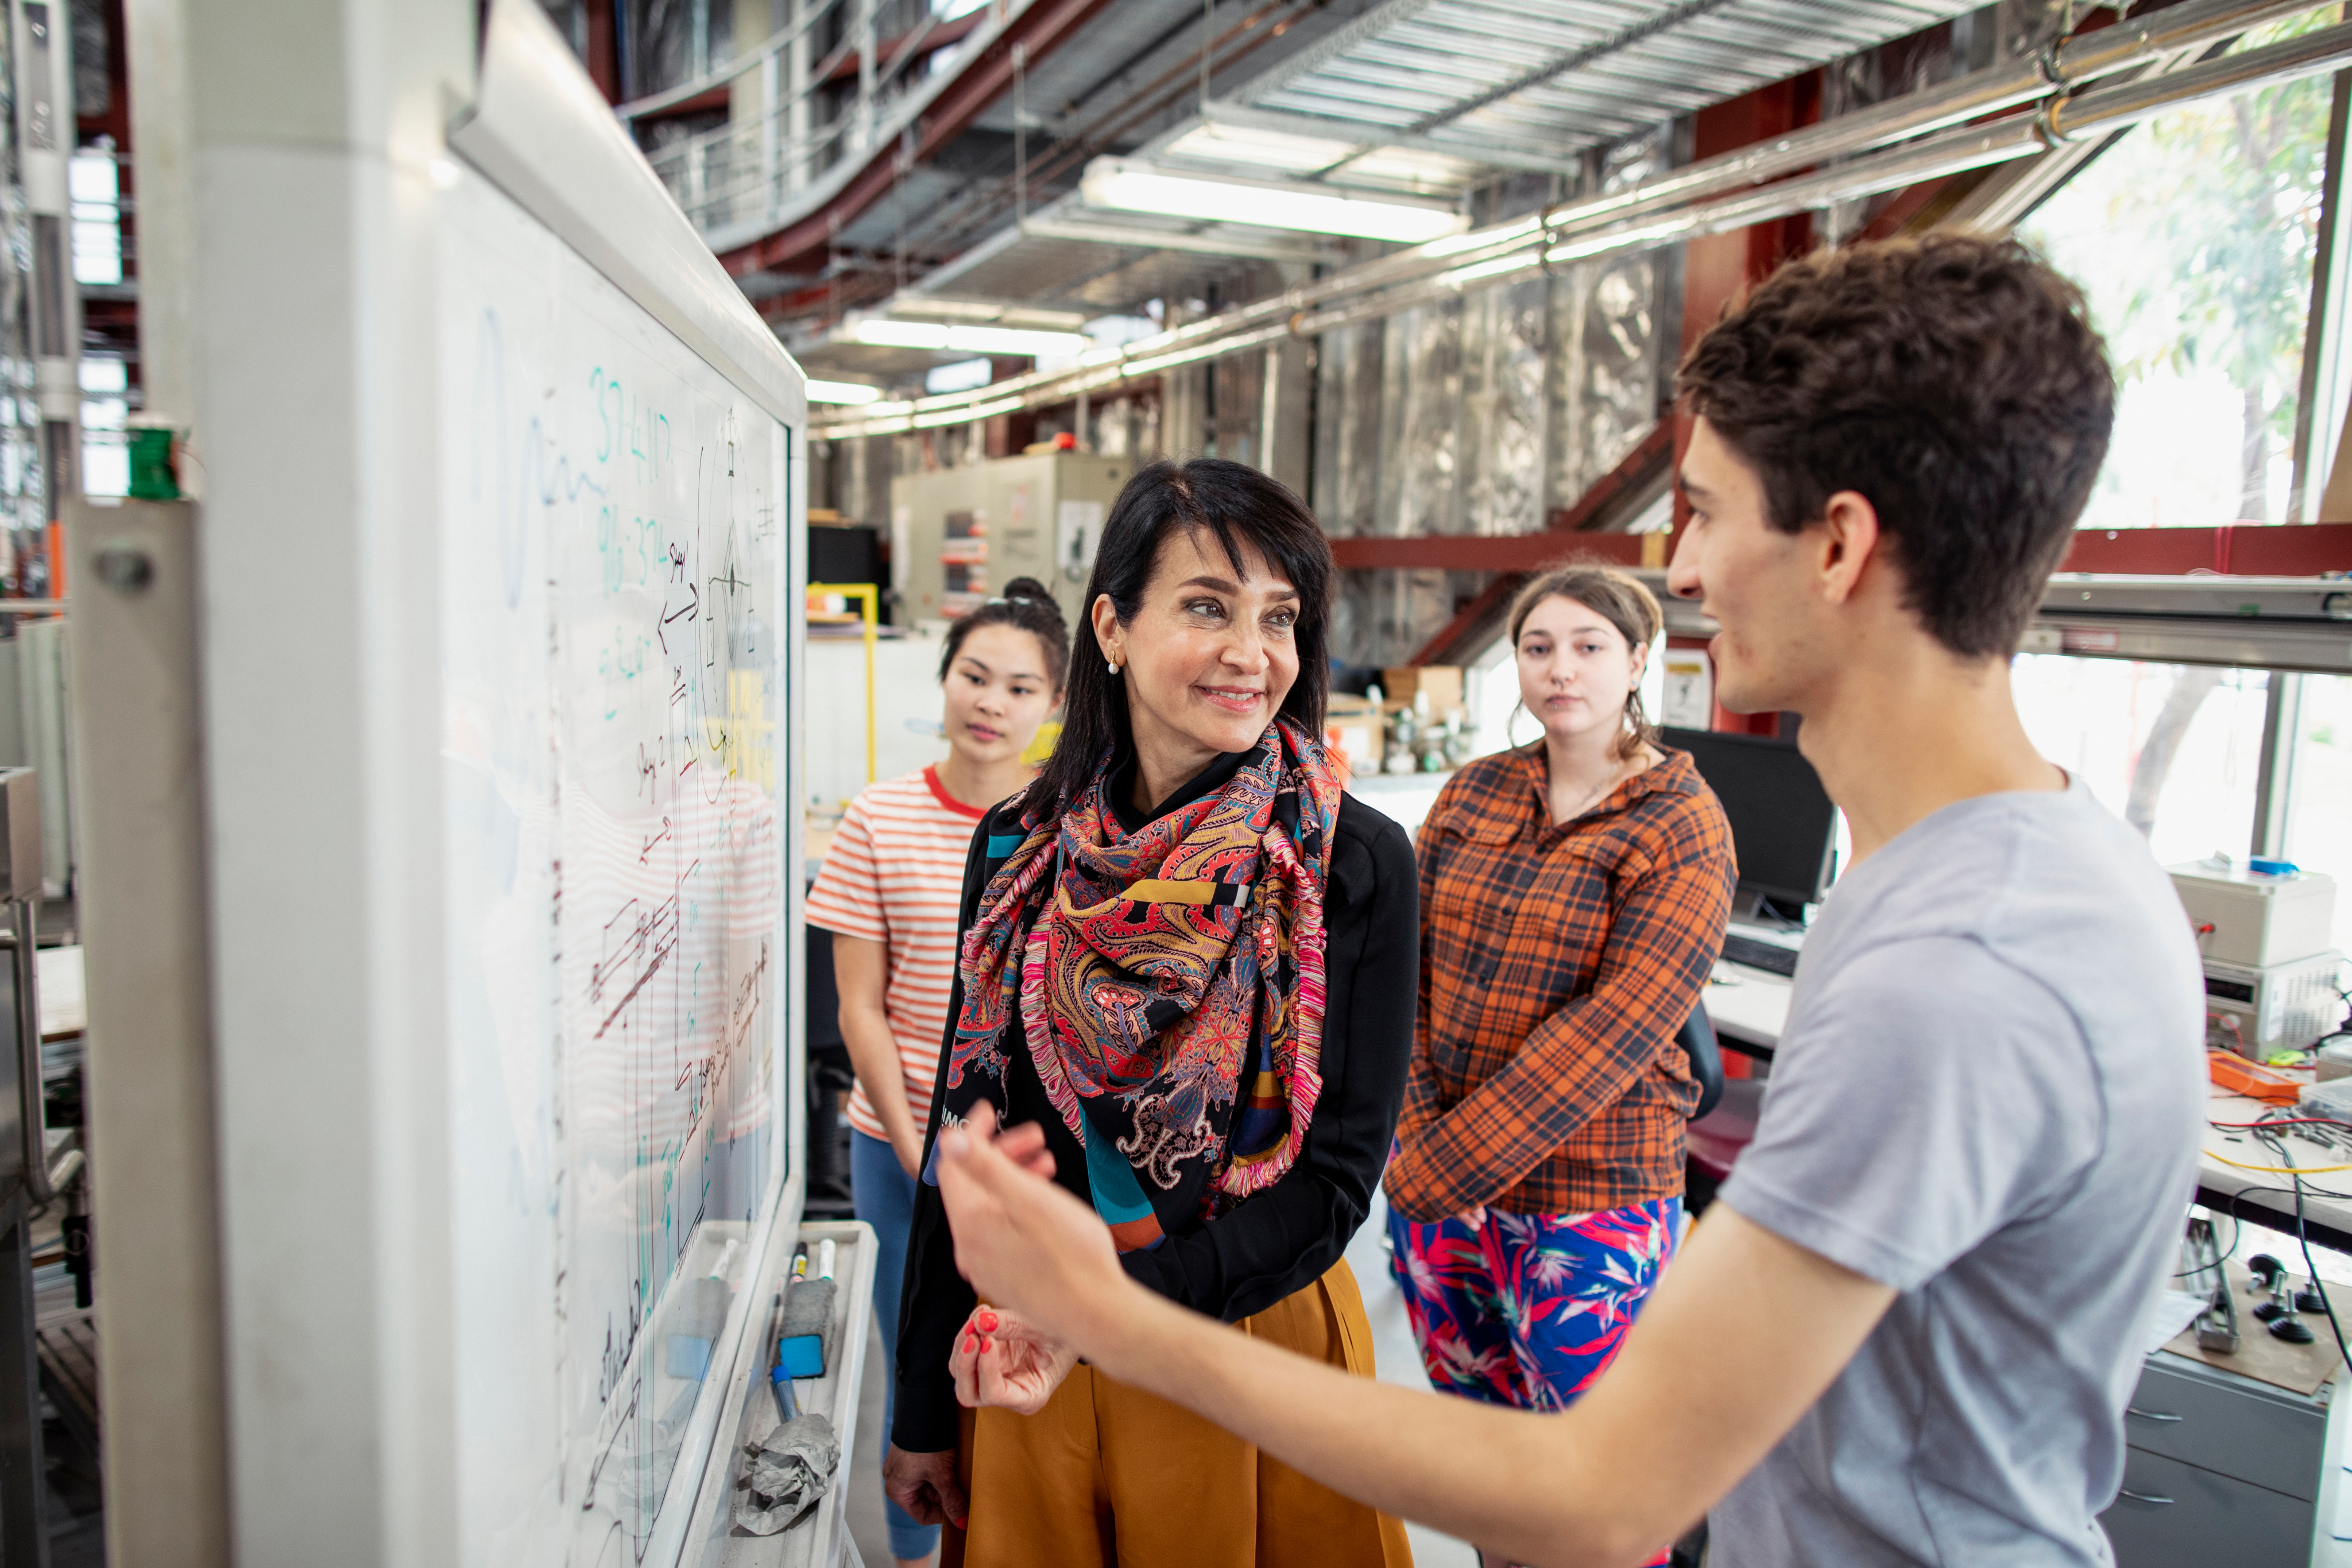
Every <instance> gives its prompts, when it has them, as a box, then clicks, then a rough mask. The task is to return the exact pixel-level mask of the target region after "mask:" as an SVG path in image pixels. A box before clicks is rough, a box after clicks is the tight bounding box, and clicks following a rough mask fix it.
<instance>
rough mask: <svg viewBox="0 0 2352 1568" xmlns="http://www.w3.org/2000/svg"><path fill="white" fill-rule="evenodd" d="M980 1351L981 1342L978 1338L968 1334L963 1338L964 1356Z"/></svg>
mask: <svg viewBox="0 0 2352 1568" xmlns="http://www.w3.org/2000/svg"><path fill="white" fill-rule="evenodd" d="M978 1349H980V1341H979V1339H978V1338H977V1337H976V1336H974V1335H971V1334H966V1335H964V1336H963V1353H964V1354H966V1355H970V1354H972V1353H973V1352H975V1351H977V1350H978Z"/></svg>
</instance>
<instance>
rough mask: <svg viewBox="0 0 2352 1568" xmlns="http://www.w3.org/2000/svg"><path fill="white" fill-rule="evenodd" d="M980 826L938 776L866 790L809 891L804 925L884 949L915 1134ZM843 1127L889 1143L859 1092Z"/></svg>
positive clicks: (936, 1055) (925, 1112)
mask: <svg viewBox="0 0 2352 1568" xmlns="http://www.w3.org/2000/svg"><path fill="white" fill-rule="evenodd" d="M981 816H982V813H981V811H979V810H977V809H975V808H973V807H971V806H967V805H965V804H963V802H961V800H957V799H956V798H955V797H954V796H952V795H950V794H949V793H948V792H947V789H945V787H943V786H942V785H941V784H940V776H939V771H938V769H937V768H923V769H922V770H921V771H920V772H917V773H909V774H908V775H906V776H905V777H904V778H900V779H885V780H883V781H882V782H880V783H878V784H868V785H867V786H866V788H865V789H861V790H859V791H858V792H857V799H856V800H852V801H851V802H850V803H849V810H848V813H847V814H846V815H845V816H844V817H843V818H842V819H841V826H840V827H839V828H837V829H835V831H834V835H833V847H832V848H830V849H828V850H827V851H826V852H825V855H824V867H823V868H822V869H821V870H820V871H819V872H818V873H817V878H816V885H815V886H814V887H813V888H811V889H810V890H809V895H808V921H809V924H810V925H817V926H822V927H824V929H825V930H827V931H830V932H833V933H834V934H835V936H862V937H864V938H866V940H867V941H869V942H879V943H881V944H883V945H884V946H886V947H887V949H888V958H887V974H888V978H887V982H886V984H885V987H884V989H883V993H882V1005H883V1011H884V1013H885V1014H886V1015H887V1017H888V1019H889V1020H890V1035H891V1038H892V1039H893V1040H897V1041H898V1061H899V1064H900V1068H901V1070H902V1071H904V1073H905V1074H906V1084H907V1103H908V1108H909V1109H911V1110H912V1111H913V1112H914V1113H915V1126H916V1128H917V1130H918V1131H920V1130H921V1129H922V1128H924V1127H926V1126H928V1125H929V1123H930V1116H931V1085H932V1082H933V1081H934V1080H935V1079H936V1078H937V1077H938V1075H939V1066H940V1040H942V1039H943V1038H944V1037H945V1034H946V1030H947V1021H948V988H949V987H950V985H951V984H953V983H954V980H955V965H956V917H957V915H958V914H959V913H960V905H961V895H962V892H963V862H964V856H965V854H966V853H967V852H969V851H970V850H971V835H972V830H973V829H974V828H976V827H977V826H978V825H979V823H980V819H981ZM849 1124H850V1125H851V1126H853V1127H855V1128H856V1129H857V1130H858V1131H859V1132H861V1133H864V1134H866V1135H867V1136H868V1137H875V1138H882V1139H886V1140H887V1138H888V1137H889V1134H888V1133H887V1132H886V1131H884V1129H883V1126H882V1119H881V1118H880V1117H879V1116H877V1115H876V1114H875V1113H874V1104H873V1102H872V1101H870V1100H868V1099H867V1098H866V1085H865V1084H863V1083H860V1084H858V1085H857V1087H856V1089H854V1090H852V1091H851V1092H850V1096H849Z"/></svg>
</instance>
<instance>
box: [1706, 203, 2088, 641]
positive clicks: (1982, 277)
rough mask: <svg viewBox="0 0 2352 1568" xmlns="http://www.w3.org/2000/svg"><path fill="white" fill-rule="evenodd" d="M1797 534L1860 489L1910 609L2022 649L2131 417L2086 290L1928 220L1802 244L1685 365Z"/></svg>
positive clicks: (1768, 501) (1933, 628) (2007, 245)
mask: <svg viewBox="0 0 2352 1568" xmlns="http://www.w3.org/2000/svg"><path fill="white" fill-rule="evenodd" d="M1676 388H1677V391H1678V392H1679V393H1680V395H1681V396H1682V398H1683V399H1684V401H1685V406H1686V407H1688V408H1689V409H1690V411H1691V412H1692V413H1696V414H1698V415H1700V416H1702V417H1704V418H1705V419H1706V422H1707V423H1708V424H1710V425H1711V426H1713V427H1714V429H1715V432H1716V434H1718V435H1720V436H1721V437H1722V438H1723V440H1724V441H1725V443H1726V444H1728V445H1729V446H1730V447H1731V449H1732V450H1733V451H1735V452H1737V453H1738V455H1740V456H1741V457H1742V458H1744V459H1745V460H1746V461H1747V462H1748V464H1749V465H1751V466H1753V467H1754V468H1755V470H1756V471H1757V474H1758V476H1759V478H1760V479H1761V481H1762V483H1763V488H1764V497H1765V507H1766V516H1767V518H1768V520H1769V522H1770V524H1771V526H1772V527H1773V528H1778V529H1780V531H1781V532H1783V533H1797V532H1800V531H1801V530H1802V529H1803V528H1805V527H1806V526H1807V525H1808V524H1809V523H1811V522H1816V521H1818V520H1820V518H1821V517H1822V513H1823V511H1824V509H1825V507H1826V506H1827V504H1828V501H1829V498H1830V497H1832V495H1834V494H1836V493H1837V492H1838V491H1841V490H1853V491H1855V492H1857V493H1859V494H1860V495H1862V496H1864V497H1866V498H1867V499H1868V500H1869V501H1870V503H1871V505H1872V506H1873V507H1875V508H1876V509H1877V512H1878V526H1879V528H1880V529H1881V531H1882V533H1883V535H1884V537H1885V538H1887V539H1888V540H1889V541H1890V542H1891V544H1892V546H1893V559H1895V562H1896V564H1897V565H1898V566H1899V568H1900V569H1901V571H1902V575H1903V581H1904V588H1905V595H1904V603H1905V606H1906V608H1907V609H1908V610H1910V611H1911V612H1912V613H1914V614H1915V615H1916V616H1917V617H1918V618H1919V620H1920V622H1922V623H1923V624H1924V625H1925V626H1926V627H1927V632H1928V633H1929V634H1930V635H1931V636H1933V637H1934V638H1935V639H1936V640H1937V642H1938V643H1942V644H1943V645H1944V646H1945V647H1947V648H1948V649H1950V650H1951V651H1952V652H1953V653H1958V654H1959V655H1961V656H1962V657H1964V658H1992V657H2004V658H2005V657H2007V656H2008V655H2009V654H2010V653H2013V652H2015V651H2016V648H2017V643H2018V640H2019V638H2020V637H2021V636H2022V635H2023V633H2024V631H2025V627H2026V623H2027V622H2029V621H2030V620H2031V619H2032V615H2033V611H2034V608H2035V606H2036V605H2037V604H2038V603H2039V601H2040V599H2041V594H2042V585H2043V583H2044V582H2045V581H2046V580H2048V578H2049V576H2050V574H2051V572H2052V571H2053V570H2056V569H2057V566H2058V562H2059V561H2060V559H2063V557H2064V555H2065V553H2066V546H2067V544H2068V541H2069V540H2070V539H2071V538H2072V537H2073V533H2074V520H2075V518H2077V517H2080V516H2081V515H2082V511H2083V505H2084V502H2085V501H2087V500H2088V499H2089V498H2090V494H2091V483H2092V481H2093V480H2094V479H2095V478H2096V477H2097V476H2098V472H2099V465H2100V464H2101V463H2102V462H2104V461H2105V457H2106V453H2107V436H2108V433H2109V431H2110V430H2111V429H2112V428H2113V426H2114V424H2115V408H2116V382H2115V373H2114V371H2112V370H2111V369H2110V368H2109V367H2108V364H2107V355H2106V346H2105V343H2103V342H2102V341H2101V340H2100V338H2099V334H2098V333H2097V332H2096V331H2095V330H2094V329H2093V328H2092V326H2091V319H2090V311H2089V308H2088V307H2087V306H2086V305H2085V304H2084V299H2083V293H2082V290H2081V289H2079V288H2077V287H2075V286H2074V284H2073V283H2071V282H2069V281H2067V279H2065V278H2064V277H2061V276H2060V275H2059V274H2058V273H2057V272H2055V271H2054V270H2053V269H2052V268H2051V267H2050V265H2049V264H2048V263H2047V262H2045V261H2043V260H2042V258H2041V257H2040V256H2037V255H2036V254H2034V252H2033V251H2032V250H2031V249H2029V248H2027V247H2026V246H2022V245H2021V244H2019V243H2018V242H2016V241H2015V240H2010V239H1994V238H1990V237H1986V236H1983V235H1965V234H1949V235H1927V236H1926V237H1924V238H1919V239H1901V240H1887V241H1883V242H1879V243H1875V244H1867V245H1856V246H1849V247H1847V248H1845V249H1843V250H1824V251H1817V252H1815V253H1814V254H1813V255H1811V256H1802V257H1800V258H1798V259H1796V260H1793V261H1790V262H1789V263H1787V264H1786V265H1785V266H1783V267H1781V268H1780V270H1779V271H1777V272H1775V273H1774V274H1773V275H1772V276H1771V277H1769V278H1767V279H1766V280H1765V281H1764V282H1762V283H1760V284H1759V285H1758V286H1757V287H1756V288H1755V289H1754V290H1753V291H1752V292H1750V293H1749V294H1748V297H1747V298H1746V299H1744V300H1742V301H1740V302H1739V303H1738V304H1737V305H1735V306H1733V307H1730V308H1727V310H1726V311H1725V312H1724V315H1723V318H1722V319H1720V320H1718V321H1717V323H1716V324H1715V325H1714V326H1713V327H1711V328H1709V329H1707V331H1706V336H1704V337H1702V338H1701V339H1700V340H1698V342H1697V344H1696V346H1695V347H1693V348H1692V350H1691V351H1690V353H1689V354H1688V355H1686V356H1685V358H1684V360H1683V363H1682V369H1681V371H1679V373H1678V374H1677V376H1676Z"/></svg>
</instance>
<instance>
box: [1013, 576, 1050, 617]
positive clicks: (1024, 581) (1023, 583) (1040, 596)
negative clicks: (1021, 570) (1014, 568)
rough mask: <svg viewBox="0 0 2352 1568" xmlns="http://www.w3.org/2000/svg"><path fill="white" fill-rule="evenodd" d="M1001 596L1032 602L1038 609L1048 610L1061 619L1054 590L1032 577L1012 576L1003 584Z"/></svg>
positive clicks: (1022, 601)
mask: <svg viewBox="0 0 2352 1568" xmlns="http://www.w3.org/2000/svg"><path fill="white" fill-rule="evenodd" d="M1003 597H1004V598H1005V599H1007V600H1009V601H1013V602H1014V603H1028V604H1034V605H1036V606H1038V607H1039V608H1040V609H1044V610H1050V611H1052V612H1054V618H1055V620H1057V621H1058V620H1060V619H1061V616H1062V607H1061V606H1060V605H1058V604H1056V603H1055V602H1054V591H1053V590H1052V589H1050V588H1047V587H1046V586H1045V584H1044V583H1042V582H1040V581H1038V580H1036V579H1035V578H1034V577H1016V578H1014V579H1013V580H1012V581H1010V582H1008V583H1006V584H1005V585H1004V590H1003Z"/></svg>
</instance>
